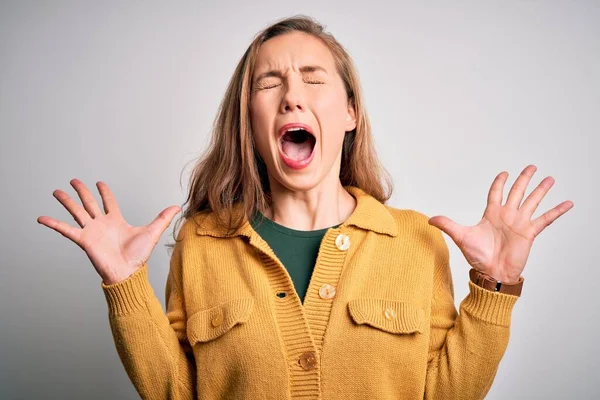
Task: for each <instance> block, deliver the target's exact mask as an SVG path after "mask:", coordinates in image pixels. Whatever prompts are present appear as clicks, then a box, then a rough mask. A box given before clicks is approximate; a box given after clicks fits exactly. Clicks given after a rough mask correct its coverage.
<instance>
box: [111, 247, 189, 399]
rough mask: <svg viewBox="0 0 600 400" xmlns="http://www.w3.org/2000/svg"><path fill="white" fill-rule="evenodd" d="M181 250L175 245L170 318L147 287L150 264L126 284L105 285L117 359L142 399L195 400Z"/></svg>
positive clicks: (169, 282) (168, 286) (170, 276)
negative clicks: (181, 283)
mask: <svg viewBox="0 0 600 400" xmlns="http://www.w3.org/2000/svg"><path fill="white" fill-rule="evenodd" d="M181 244H182V242H176V244H175V247H174V249H173V253H172V256H171V265H170V269H169V273H168V276H167V282H166V289H165V294H166V295H165V299H166V305H167V307H166V310H167V311H166V314H165V313H164V312H163V309H162V306H161V304H160V302H159V300H158V298H157V297H156V295H155V294H154V292H153V290H152V287H151V286H150V282H149V281H148V265H147V264H146V263H144V265H142V267H140V269H138V270H137V271H136V272H135V273H133V274H132V275H131V276H129V277H128V278H127V279H125V280H124V281H121V282H118V283H115V284H111V285H105V284H104V282H101V286H102V290H103V291H104V294H105V296H106V301H107V304H108V318H109V322H110V327H111V331H112V335H113V339H114V342H115V346H116V348H117V353H118V354H119V358H120V359H121V362H122V363H123V366H124V367H125V371H126V372H127V375H128V376H129V379H130V380H131V382H132V383H133V385H134V387H135V389H136V390H137V392H138V393H139V395H140V396H141V398H142V399H156V400H158V399H160V400H164V399H173V400H183V399H195V398H196V383H195V382H196V366H195V362H194V357H193V353H192V350H191V347H190V345H189V342H188V340H187V335H186V315H185V308H184V303H183V298H182V296H181V293H182V291H181V286H180V280H178V279H177V277H178V276H180V274H179V271H180V269H181V251H180V247H181Z"/></svg>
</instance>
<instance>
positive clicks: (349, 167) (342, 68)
mask: <svg viewBox="0 0 600 400" xmlns="http://www.w3.org/2000/svg"><path fill="white" fill-rule="evenodd" d="M294 31H299V32H304V33H308V34H310V35H313V36H315V37H317V38H320V39H321V40H322V41H323V42H324V43H325V44H326V45H327V46H328V48H329V50H330V51H331V53H332V55H333V58H334V60H335V64H336V67H337V70H338V73H339V74H340V76H341V78H342V80H343V82H344V86H345V89H346V94H347V97H348V101H350V102H351V104H352V105H353V107H354V110H355V113H356V128H355V129H354V130H352V131H351V132H347V133H346V134H345V138H344V142H343V145H342V160H341V166H340V181H341V184H342V186H356V187H359V188H360V189H362V190H364V191H365V192H366V193H367V194H369V195H371V196H373V197H374V198H376V199H377V200H379V201H380V202H382V203H385V202H387V201H388V200H389V198H390V197H391V195H392V190H393V184H392V180H391V178H390V176H389V173H388V172H387V171H386V170H385V168H384V167H383V166H382V165H381V164H380V162H379V159H378V157H377V154H376V152H375V148H374V142H373V137H372V134H371V125H370V123H369V119H368V116H367V113H366V110H365V106H364V102H363V95H362V89H361V86H360V82H359V79H358V73H357V71H356V68H355V66H354V64H353V62H352V59H351V58H350V56H349V55H348V53H347V52H346V50H345V49H344V47H343V46H342V45H341V44H340V43H339V42H338V41H337V40H336V39H335V38H334V37H333V35H332V34H330V33H328V32H326V31H325V29H324V26H323V25H321V24H320V23H318V22H317V21H315V20H314V19H312V18H311V17H308V16H304V15H297V16H293V17H290V18H285V19H282V20H280V21H278V22H276V23H274V24H273V25H271V26H269V27H267V28H265V29H264V30H262V31H261V32H259V33H258V34H257V35H256V36H255V37H254V39H253V41H252V43H251V44H250V46H249V47H248V49H247V50H246V52H245V53H244V55H243V56H242V58H241V59H240V61H239V62H238V64H237V67H236V69H235V72H234V73H233V76H232V77H231V80H230V81H229V84H228V86H227V90H226V92H225V96H224V98H223V100H222V101H221V104H220V105H219V109H218V112H217V116H216V118H215V120H214V123H213V128H212V136H211V140H210V144H209V147H208V148H207V149H206V151H205V152H204V153H203V154H202V155H201V156H200V157H199V159H198V160H197V162H196V165H195V167H194V169H193V170H192V173H191V176H190V186H189V192H188V196H187V199H186V201H185V203H184V204H183V206H182V207H181V208H182V212H181V215H180V217H179V219H178V220H177V222H176V224H175V227H174V229H173V237H174V238H175V236H176V234H175V231H176V230H177V225H178V224H179V223H180V221H181V220H182V219H188V218H190V217H192V216H194V215H196V214H198V213H202V212H214V213H215V216H216V218H217V221H218V224H219V225H220V226H222V227H224V228H226V230H227V232H228V233H232V232H234V231H235V230H237V229H238V228H239V227H240V226H241V225H242V224H243V223H244V219H245V218H249V216H251V215H254V213H255V212H256V211H257V210H258V211H260V212H261V213H263V214H264V213H265V211H266V209H267V206H268V205H270V202H271V196H270V194H271V192H270V187H269V186H270V185H269V179H268V175H267V168H266V164H265V163H264V161H263V160H262V158H261V157H260V155H259V153H258V151H257V150H256V148H255V145H254V139H253V135H252V127H251V123H250V115H249V113H250V92H251V89H252V76H253V73H254V68H255V64H256V58H257V55H258V51H259V49H260V46H261V45H262V44H263V43H265V42H266V41H267V40H269V39H272V38H274V37H276V36H279V35H285V34H287V33H291V32H294ZM384 181H385V182H384ZM384 183H385V184H386V187H384ZM238 203H242V206H243V208H242V211H243V212H242V213H236V214H235V215H234V213H233V212H232V211H233V208H234V206H236V205H239V204H238ZM186 205H187V206H186ZM167 246H168V247H172V246H174V245H173V244H169V245H167Z"/></svg>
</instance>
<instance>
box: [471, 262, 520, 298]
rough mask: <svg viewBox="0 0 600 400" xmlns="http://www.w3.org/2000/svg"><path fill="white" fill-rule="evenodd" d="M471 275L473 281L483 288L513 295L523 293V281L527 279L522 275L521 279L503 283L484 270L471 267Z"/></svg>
mask: <svg viewBox="0 0 600 400" xmlns="http://www.w3.org/2000/svg"><path fill="white" fill-rule="evenodd" d="M469 277H470V278H471V282H473V283H474V284H476V285H477V286H481V287H482V288H484V289H487V290H491V291H492V292H500V293H506V294H511V295H513V296H520V295H521V290H522V289H523V281H524V280H525V278H523V277H522V276H520V277H519V281H518V282H516V283H511V284H509V283H502V282H500V281H498V280H496V279H494V278H492V277H491V276H489V275H488V274H484V273H483V272H481V271H478V270H476V269H475V268H471V270H470V271H469Z"/></svg>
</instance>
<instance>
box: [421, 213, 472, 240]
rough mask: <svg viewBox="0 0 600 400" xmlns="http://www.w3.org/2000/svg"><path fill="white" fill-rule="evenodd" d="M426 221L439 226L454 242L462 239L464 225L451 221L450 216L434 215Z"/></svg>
mask: <svg viewBox="0 0 600 400" xmlns="http://www.w3.org/2000/svg"><path fill="white" fill-rule="evenodd" d="M427 222H428V223H429V225H433V226H435V227H437V228H439V229H440V230H441V231H442V232H444V233H445V234H446V235H448V236H450V238H451V239H452V240H453V241H454V243H456V244H458V243H460V242H461V241H462V236H463V232H464V227H463V226H462V225H459V224H457V223H456V222H454V221H452V220H451V219H450V218H448V217H444V216H442V215H436V216H435V217H431V218H429V221H427Z"/></svg>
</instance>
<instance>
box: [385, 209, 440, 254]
mask: <svg viewBox="0 0 600 400" xmlns="http://www.w3.org/2000/svg"><path fill="white" fill-rule="evenodd" d="M385 208H386V209H387V210H388V212H389V213H390V214H391V215H392V217H393V218H394V221H395V222H396V225H397V227H398V232H399V233H405V234H409V235H411V236H412V235H415V236H420V237H422V238H423V239H424V240H426V241H430V242H432V243H433V244H435V245H438V246H440V245H441V246H443V245H445V243H446V242H445V240H444V237H443V235H442V231H441V230H440V229H439V228H438V227H436V226H433V225H430V224H429V219H430V218H431V217H430V216H428V215H426V214H424V213H422V212H420V211H417V210H413V209H404V208H396V207H392V206H390V205H387V204H385ZM398 236H403V235H398ZM403 237H405V236H403Z"/></svg>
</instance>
